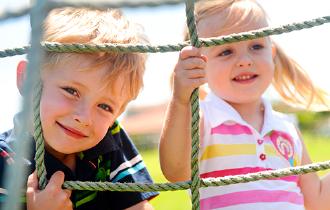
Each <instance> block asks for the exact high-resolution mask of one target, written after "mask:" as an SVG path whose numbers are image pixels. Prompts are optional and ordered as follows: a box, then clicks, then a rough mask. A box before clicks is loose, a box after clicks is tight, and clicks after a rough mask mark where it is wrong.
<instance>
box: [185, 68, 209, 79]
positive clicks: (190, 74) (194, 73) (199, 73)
mask: <svg viewBox="0 0 330 210" xmlns="http://www.w3.org/2000/svg"><path fill="white" fill-rule="evenodd" d="M186 74H187V76H186V77H187V78H188V79H198V78H204V77H205V76H206V74H205V70H204V69H192V70H189V71H186Z"/></svg>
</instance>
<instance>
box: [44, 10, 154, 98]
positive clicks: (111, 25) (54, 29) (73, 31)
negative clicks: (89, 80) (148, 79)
mask: <svg viewBox="0 0 330 210" xmlns="http://www.w3.org/2000/svg"><path fill="white" fill-rule="evenodd" d="M43 41H48V42H59V43H82V44H104V43H115V44H146V43H148V39H147V37H146V36H145V35H144V33H143V29H142V27H141V26H139V25H137V24H133V23H131V22H129V21H128V20H127V19H126V18H125V17H124V16H123V15H122V13H121V11H119V10H114V9H104V10H102V9H90V8H71V7H65V8H59V9H54V10H52V11H51V12H50V13H49V14H48V16H47V18H46V20H45V21H44V36H43ZM82 57H84V58H85V59H90V61H91V65H92V66H90V68H87V69H97V68H98V67H101V66H107V68H108V69H109V73H108V74H107V75H106V77H105V78H104V79H105V81H106V82H105V85H109V86H110V87H112V88H122V91H125V94H126V95H127V96H128V101H127V103H128V102H129V101H130V100H132V99H134V98H136V97H137V95H138V93H139V91H140V89H141V88H142V86H143V74H144V70H145V62H146V54H142V53H121V52H107V53H105V52H100V53H84V54H82V53H54V52H46V58H45V62H44V69H47V68H49V67H50V68H51V67H52V66H53V65H56V63H58V62H65V61H67V60H69V59H79V58H80V59H81V58H82ZM118 77H123V78H125V80H126V81H127V82H126V83H125V87H113V86H111V83H112V81H114V80H116V79H117V78H118Z"/></svg>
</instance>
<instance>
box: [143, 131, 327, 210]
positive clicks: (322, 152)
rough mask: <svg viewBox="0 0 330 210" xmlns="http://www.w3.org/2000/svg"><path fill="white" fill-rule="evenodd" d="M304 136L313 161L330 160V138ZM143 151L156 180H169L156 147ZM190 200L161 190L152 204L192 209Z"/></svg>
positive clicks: (173, 209)
mask: <svg viewBox="0 0 330 210" xmlns="http://www.w3.org/2000/svg"><path fill="white" fill-rule="evenodd" d="M303 138H304V142H305V144H306V147H307V150H308V152H309V155H310V157H311V159H312V160H313V162H319V161H326V160H330V153H329V148H330V138H327V137H320V136H317V135H315V134H312V133H303ZM141 153H142V156H143V159H144V161H145V163H146V165H147V167H148V170H149V172H150V173H151V176H152V178H153V180H154V182H157V183H165V182H167V180H166V179H165V177H164V176H163V174H162V172H161V169H160V165H159V158H158V151H157V150H156V149H155V150H148V151H142V152H141ZM327 172H329V170H327V171H321V172H319V174H320V175H321V176H322V175H324V174H325V173H327ZM190 202H191V201H190V196H189V194H188V192H187V191H185V190H184V191H182V190H181V191H169V192H161V193H160V195H159V196H157V197H156V198H154V199H153V200H152V201H151V204H152V205H153V206H154V208H155V210H168V209H171V210H190V209H191V203H190Z"/></svg>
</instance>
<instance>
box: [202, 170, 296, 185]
mask: <svg viewBox="0 0 330 210" xmlns="http://www.w3.org/2000/svg"><path fill="white" fill-rule="evenodd" d="M267 170H274V169H272V168H262V167H244V168H234V169H226V170H219V171H212V172H208V173H203V174H201V175H200V177H201V178H211V177H212V178H216V177H224V176H234V175H242V174H248V173H256V172H260V171H267ZM271 180H283V181H287V182H296V183H297V182H298V180H299V177H298V176H286V177H281V178H275V179H271Z"/></svg>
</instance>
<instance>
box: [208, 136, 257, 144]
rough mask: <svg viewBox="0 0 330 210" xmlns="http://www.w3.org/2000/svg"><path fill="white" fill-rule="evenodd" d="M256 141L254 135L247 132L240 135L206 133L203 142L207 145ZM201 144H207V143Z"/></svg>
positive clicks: (251, 142) (252, 142)
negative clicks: (205, 140) (206, 138)
mask: <svg viewBox="0 0 330 210" xmlns="http://www.w3.org/2000/svg"><path fill="white" fill-rule="evenodd" d="M256 142H257V140H256V137H255V136H252V135H247V134H241V135H235V136H233V135H223V134H212V135H208V141H207V142H204V143H205V144H207V145H210V144H255V143H256ZM205 144H204V145H202V146H207V145H205Z"/></svg>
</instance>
